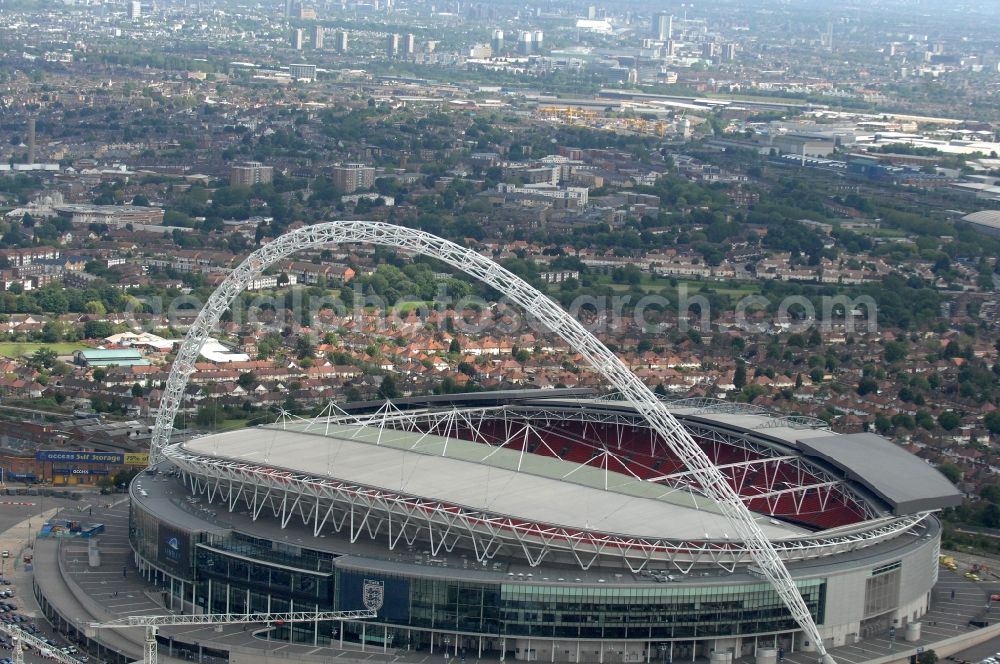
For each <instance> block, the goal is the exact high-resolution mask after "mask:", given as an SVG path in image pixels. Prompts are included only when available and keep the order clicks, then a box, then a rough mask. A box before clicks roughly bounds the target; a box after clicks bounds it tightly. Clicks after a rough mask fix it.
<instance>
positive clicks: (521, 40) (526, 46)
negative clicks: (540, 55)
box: [517, 30, 533, 55]
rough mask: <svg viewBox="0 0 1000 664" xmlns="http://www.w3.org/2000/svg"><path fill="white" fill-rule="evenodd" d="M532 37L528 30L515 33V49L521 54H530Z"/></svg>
mask: <svg viewBox="0 0 1000 664" xmlns="http://www.w3.org/2000/svg"><path fill="white" fill-rule="evenodd" d="M532 41H533V38H532V36H531V32H529V31H528V30H522V31H521V32H520V33H518V35H517V51H518V53H520V54H521V55H531V48H532Z"/></svg>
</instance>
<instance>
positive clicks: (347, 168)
mask: <svg viewBox="0 0 1000 664" xmlns="http://www.w3.org/2000/svg"><path fill="white" fill-rule="evenodd" d="M330 175H331V176H332V179H333V186H335V187H336V188H337V189H338V190H339V191H340V192H341V193H344V194H352V193H354V192H355V191H357V190H358V189H370V188H371V187H374V186H375V169H374V168H372V167H371V166H365V165H364V164H344V165H342V166H334V167H333V169H332V170H331V173H330Z"/></svg>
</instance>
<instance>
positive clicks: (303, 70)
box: [288, 64, 316, 81]
mask: <svg viewBox="0 0 1000 664" xmlns="http://www.w3.org/2000/svg"><path fill="white" fill-rule="evenodd" d="M288 75H289V76H291V77H292V78H293V79H294V80H296V81H315V80H316V65H307V64H292V65H288Z"/></svg>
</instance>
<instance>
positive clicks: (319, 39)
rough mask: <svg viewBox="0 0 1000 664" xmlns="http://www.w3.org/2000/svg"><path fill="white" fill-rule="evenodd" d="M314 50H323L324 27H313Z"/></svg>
mask: <svg viewBox="0 0 1000 664" xmlns="http://www.w3.org/2000/svg"><path fill="white" fill-rule="evenodd" d="M313 48H316V49H320V48H323V26H322V25H314V26H313Z"/></svg>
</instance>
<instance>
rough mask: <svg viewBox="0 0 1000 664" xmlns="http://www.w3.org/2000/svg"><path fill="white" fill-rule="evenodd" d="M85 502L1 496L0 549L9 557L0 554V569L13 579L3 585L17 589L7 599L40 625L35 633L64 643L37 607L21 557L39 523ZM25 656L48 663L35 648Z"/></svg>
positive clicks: (29, 547)
mask: <svg viewBox="0 0 1000 664" xmlns="http://www.w3.org/2000/svg"><path fill="white" fill-rule="evenodd" d="M86 504H88V501H87V500H83V501H77V500H71V499H68V498H62V497H52V496H0V551H8V552H9V553H10V557H8V558H0V572H2V574H3V576H4V577H5V578H6V579H8V580H9V581H11V582H12V585H10V586H4V587H5V588H10V589H13V590H14V591H15V592H16V593H17V594H16V595H15V596H14V597H13V598H11V599H10V600H8V601H11V602H13V603H14V604H16V605H17V607H18V610H17V613H20V614H23V615H26V616H28V617H30V618H32V619H33V622H34V623H35V624H36V625H38V627H39V628H40V633H39V634H38V636H44V637H48V638H50V639H53V640H55V641H57V642H58V643H62V644H64V645H69V642H68V641H66V640H65V639H62V638H61V637H59V635H58V634H56V632H55V630H53V629H52V627H51V625H49V624H48V622H46V620H45V618H44V616H42V613H41V611H40V610H39V607H38V603H37V601H36V600H35V597H34V594H33V593H32V592H31V579H32V572H31V570H30V569H28V568H27V566H25V565H24V563H23V561H24V555H25V554H26V553H27V554H29V555H31V554H32V553H33V549H32V544H33V540H34V533H36V532H37V531H38V528H39V526H41V524H42V523H44V522H45V521H46V520H48V519H50V518H52V517H53V516H54V515H55V514H56V513H58V512H59V511H61V510H76V511H78V510H79V508H80V507H81V506H82V505H86ZM24 659H25V661H26V662H28V663H29V664H42V663H43V662H45V663H47V664H51V663H50V662H49V660H46V659H44V658H42V657H41V655H39V654H38V653H36V652H34V651H28V652H26V653H24Z"/></svg>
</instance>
